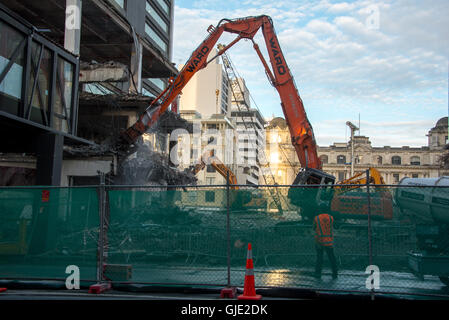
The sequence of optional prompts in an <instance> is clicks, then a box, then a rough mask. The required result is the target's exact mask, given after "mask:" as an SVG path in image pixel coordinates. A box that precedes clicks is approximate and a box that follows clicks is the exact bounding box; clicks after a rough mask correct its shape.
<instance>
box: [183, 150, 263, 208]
mask: <svg viewBox="0 0 449 320" xmlns="http://www.w3.org/2000/svg"><path fill="white" fill-rule="evenodd" d="M207 165H210V166H212V167H213V168H214V169H215V170H217V172H218V173H219V174H220V175H221V176H222V177H223V178H225V180H226V181H227V182H228V183H229V188H230V189H231V190H239V187H238V185H237V184H238V182H237V177H236V176H235V174H234V172H232V170H231V169H230V168H229V167H228V166H226V165H225V164H224V163H223V162H222V161H221V160H220V159H219V158H218V157H217V156H215V154H214V151H213V150H210V151H206V152H205V153H204V154H203V155H202V156H201V158H200V159H199V161H198V163H197V164H196V165H194V166H193V167H192V168H190V172H191V173H193V174H195V175H196V174H198V172H200V171H201V170H203V169H204V168H205V167H206V166H207ZM231 207H233V208H237V209H251V208H256V209H263V208H266V207H267V199H264V198H263V197H262V194H260V193H258V192H257V190H239V191H238V192H232V193H231Z"/></svg>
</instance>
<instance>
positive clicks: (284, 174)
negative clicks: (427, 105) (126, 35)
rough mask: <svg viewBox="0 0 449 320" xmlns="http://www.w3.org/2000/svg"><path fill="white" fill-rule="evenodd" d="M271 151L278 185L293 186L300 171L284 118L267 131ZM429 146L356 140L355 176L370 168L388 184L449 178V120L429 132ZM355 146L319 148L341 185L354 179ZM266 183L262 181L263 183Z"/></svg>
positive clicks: (272, 168)
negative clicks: (447, 156)
mask: <svg viewBox="0 0 449 320" xmlns="http://www.w3.org/2000/svg"><path fill="white" fill-rule="evenodd" d="M266 130H267V132H266V136H267V147H266V153H267V155H268V161H269V163H268V164H267V165H269V166H270V168H271V171H272V172H273V174H274V175H275V177H276V182H277V183H278V184H286V185H288V184H291V183H292V182H293V180H294V179H295V177H296V173H297V172H298V171H299V169H300V167H301V166H300V164H299V161H298V158H297V156H296V153H295V150H294V148H293V146H292V145H291V138H290V133H289V130H288V127H287V125H286V123H285V120H284V119H283V118H274V119H273V120H271V121H270V122H269V124H268V125H267V127H266ZM427 136H428V145H427V146H423V147H408V146H404V147H390V146H384V147H373V146H372V145H371V142H370V140H369V137H365V136H355V137H354V174H357V173H358V172H362V171H365V170H366V169H368V168H369V167H375V168H376V169H378V170H379V171H380V173H381V175H382V176H383V178H384V179H385V182H386V183H387V184H396V183H398V182H399V181H400V180H401V179H402V178H404V177H416V178H428V177H438V176H442V175H449V170H444V169H442V167H441V165H440V163H439V159H440V157H441V155H442V154H443V152H444V146H445V145H446V144H447V143H448V118H447V117H444V118H441V119H440V120H438V122H437V123H436V125H435V127H433V128H432V129H430V130H429V133H428V134H427ZM351 143H352V141H349V142H347V143H334V144H333V145H331V146H328V147H318V154H319V156H320V158H321V160H322V162H323V170H324V171H325V172H327V173H330V174H332V175H334V176H335V177H336V178H337V181H340V180H343V179H346V178H349V177H350V176H351ZM259 182H260V183H262V181H259Z"/></svg>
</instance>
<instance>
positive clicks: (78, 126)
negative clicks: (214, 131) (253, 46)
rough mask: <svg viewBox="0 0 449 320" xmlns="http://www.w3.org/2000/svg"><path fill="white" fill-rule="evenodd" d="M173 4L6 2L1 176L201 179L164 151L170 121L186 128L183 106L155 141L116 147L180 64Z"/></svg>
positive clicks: (0, 62)
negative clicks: (175, 58)
mask: <svg viewBox="0 0 449 320" xmlns="http://www.w3.org/2000/svg"><path fill="white" fill-rule="evenodd" d="M173 7H174V6H173V1H170V0H148V1H147V0H136V1H126V2H123V1H115V0H84V1H80V0H67V1H65V0H64V1H62V0H49V1H33V0H20V1H19V0H4V1H2V4H0V25H1V28H0V41H1V46H0V130H1V131H2V132H1V133H2V137H3V138H2V139H1V142H0V177H1V179H0V185H3V186H9V185H55V186H59V185H61V186H71V185H92V184H98V183H99V173H104V174H106V175H107V176H108V178H109V179H108V180H107V181H109V182H110V183H119V184H136V183H138V184H154V183H156V184H186V183H190V182H192V181H193V180H194V177H193V178H192V177H191V176H189V175H188V174H184V173H181V172H179V171H178V170H176V169H175V168H172V167H170V163H169V159H168V157H167V155H166V154H164V153H162V154H161V153H160V151H167V150H168V144H169V143H168V141H169V139H168V135H169V133H170V130H172V129H173V128H176V127H181V128H185V129H188V128H189V125H188V123H187V122H186V121H185V120H183V119H181V118H180V117H179V116H178V115H176V114H170V113H168V114H167V116H165V117H164V118H163V119H161V121H160V122H159V123H158V126H157V128H155V129H154V130H157V131H154V132H153V133H151V134H152V135H153V137H155V138H154V139H152V140H151V139H147V140H146V141H150V140H151V141H152V142H153V143H152V144H148V143H147V144H145V143H144V142H143V140H142V144H141V145H139V146H137V148H136V150H133V152H128V153H127V154H123V153H122V154H121V153H119V152H118V151H117V150H115V148H114V141H116V138H117V136H118V135H119V134H120V132H121V131H123V130H125V129H126V128H127V127H128V126H129V125H131V124H132V123H133V122H134V121H135V120H136V119H137V117H138V115H139V114H140V113H141V112H142V111H143V110H145V108H146V107H147V106H148V105H149V103H150V102H151V101H152V100H153V99H154V98H155V97H156V96H157V95H158V94H159V93H160V92H161V91H162V90H163V88H164V86H165V83H166V81H167V79H168V78H169V77H170V76H173V75H175V74H176V73H177V70H176V68H175V67H174V66H173V64H172V63H171V62H170V58H171V50H172V49H171V47H172V46H171V41H172V40H171V38H172V19H173ZM73 8H75V9H73ZM76 8H78V10H76ZM68 21H69V22H71V23H72V25H71V24H70V23H68ZM156 144H157V145H159V146H160V145H167V147H166V148H165V149H164V150H161V148H155V146H156ZM130 154H131V157H130V158H126V156H129V155H130ZM133 170H135V171H133ZM137 172H138V173H137Z"/></svg>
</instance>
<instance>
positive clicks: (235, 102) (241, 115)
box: [231, 78, 265, 185]
mask: <svg viewBox="0 0 449 320" xmlns="http://www.w3.org/2000/svg"><path fill="white" fill-rule="evenodd" d="M231 90H232V111H231V119H233V120H234V122H235V124H236V130H237V134H238V141H237V142H238V150H237V152H238V153H237V157H238V168H237V172H236V176H237V181H238V184H252V185H257V184H258V183H259V177H260V174H261V172H260V171H261V170H260V163H261V162H262V161H261V158H262V157H263V155H262V153H263V152H264V149H265V128H264V127H265V119H264V118H263V116H262V114H261V113H260V112H259V110H257V109H255V108H251V104H250V99H249V97H250V94H249V90H248V88H247V87H246V84H245V80H244V79H242V78H239V79H235V80H231Z"/></svg>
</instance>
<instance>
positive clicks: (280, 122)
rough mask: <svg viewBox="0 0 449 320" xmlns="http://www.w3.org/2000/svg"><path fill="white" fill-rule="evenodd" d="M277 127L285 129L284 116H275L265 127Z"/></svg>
mask: <svg viewBox="0 0 449 320" xmlns="http://www.w3.org/2000/svg"><path fill="white" fill-rule="evenodd" d="M276 127H279V128H281V129H285V128H286V127H287V121H285V119H284V118H281V117H276V118H274V119H273V120H271V121H270V122H269V123H268V126H267V129H273V128H276Z"/></svg>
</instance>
